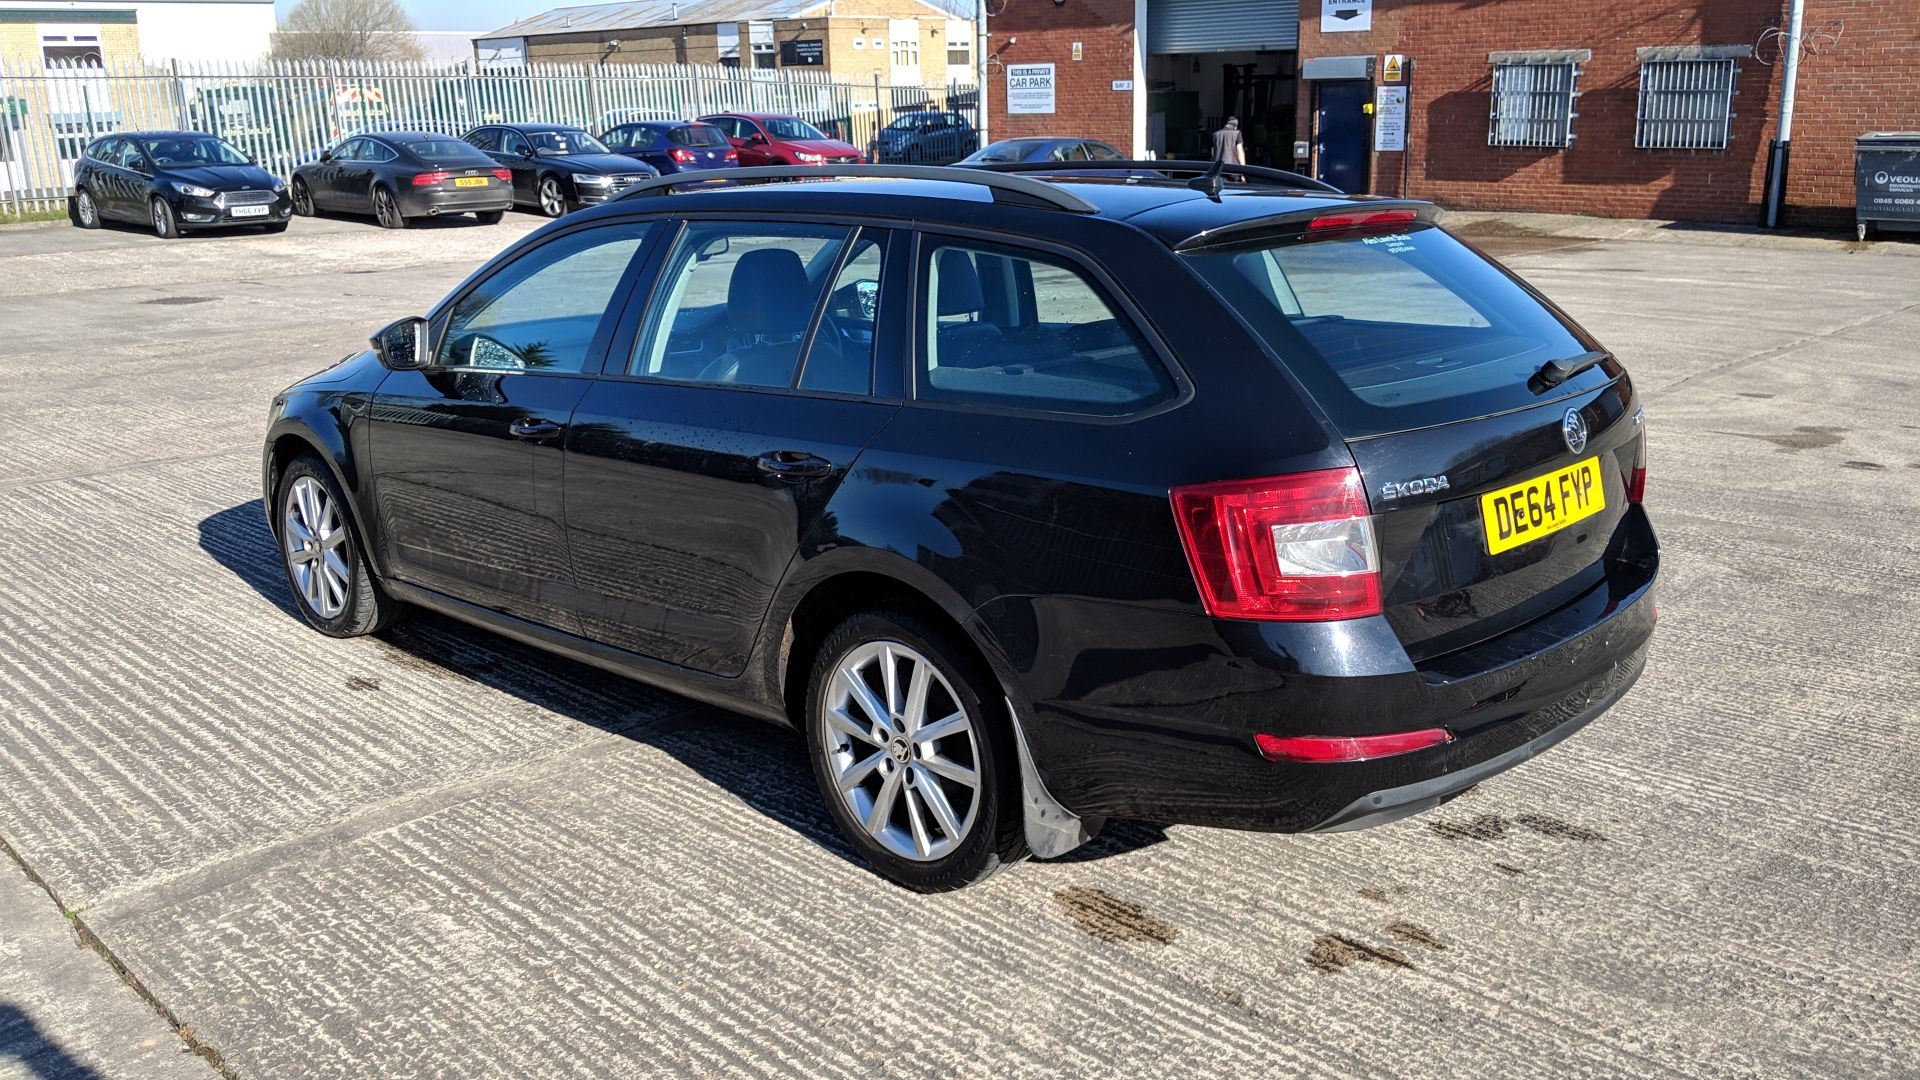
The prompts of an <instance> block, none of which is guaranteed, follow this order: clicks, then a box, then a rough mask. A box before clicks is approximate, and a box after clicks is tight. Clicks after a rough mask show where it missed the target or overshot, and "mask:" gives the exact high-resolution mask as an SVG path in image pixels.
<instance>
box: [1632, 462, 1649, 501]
mask: <svg viewBox="0 0 1920 1080" xmlns="http://www.w3.org/2000/svg"><path fill="white" fill-rule="evenodd" d="M1646 496H1647V467H1646V466H1645V465H1635V466H1634V467H1633V471H1632V472H1630V473H1628V474H1627V501H1628V502H1630V503H1637V502H1642V501H1644V500H1645V499H1646Z"/></svg>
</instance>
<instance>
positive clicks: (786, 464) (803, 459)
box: [754, 450, 833, 483]
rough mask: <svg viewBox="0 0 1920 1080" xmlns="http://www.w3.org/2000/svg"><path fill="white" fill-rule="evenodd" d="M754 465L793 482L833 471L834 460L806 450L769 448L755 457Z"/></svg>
mask: <svg viewBox="0 0 1920 1080" xmlns="http://www.w3.org/2000/svg"><path fill="white" fill-rule="evenodd" d="M754 465H755V466H757V467H758V468H759V470H760V471H761V472H762V473H764V474H766V475H768V476H772V477H776V478H778V479H781V480H786V481H789V482H791V483H799V482H800V481H802V480H817V479H819V478H820V477H822V476H827V475H829V474H831V473H832V472H833V462H831V461H828V460H827V459H826V458H823V457H819V456H818V455H815V454H809V453H807V452H806V451H804V450H769V451H767V452H766V453H764V454H761V455H760V456H759V457H757V458H755V459H754Z"/></svg>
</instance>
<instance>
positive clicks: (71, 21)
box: [0, 0, 274, 66]
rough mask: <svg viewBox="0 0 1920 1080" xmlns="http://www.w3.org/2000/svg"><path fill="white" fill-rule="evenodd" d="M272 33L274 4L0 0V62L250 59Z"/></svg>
mask: <svg viewBox="0 0 1920 1080" xmlns="http://www.w3.org/2000/svg"><path fill="white" fill-rule="evenodd" d="M273 29H274V14H273V0H85V2H76V0H0V59H5V60H9V61H16V62H17V61H23V60H25V61H33V60H64V61H68V62H77V63H82V64H86V63H89V62H99V63H102V64H105V65H109V66H112V65H117V64H119V63H122V62H129V61H133V60H137V59H147V60H243V61H244V60H254V59H258V58H259V57H261V56H264V55H266V52H267V49H268V46H269V43H270V39H271V38H272V35H273Z"/></svg>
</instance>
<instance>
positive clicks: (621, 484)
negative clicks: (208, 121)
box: [263, 162, 1658, 891]
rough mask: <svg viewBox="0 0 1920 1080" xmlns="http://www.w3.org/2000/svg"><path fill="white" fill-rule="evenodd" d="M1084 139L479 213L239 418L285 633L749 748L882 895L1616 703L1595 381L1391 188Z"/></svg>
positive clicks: (1489, 767) (1465, 755)
mask: <svg viewBox="0 0 1920 1080" xmlns="http://www.w3.org/2000/svg"><path fill="white" fill-rule="evenodd" d="M1073 164H1074V168H1075V170H1076V172H1080V171H1082V170H1097V169H1099V168H1102V167H1104V163H1098V162H1075V163H1073ZM1111 165H1112V167H1113V168H1114V169H1115V170H1116V175H1115V176H1113V177H1111V178H1109V177H1105V176H1101V175H1097V174H1095V175H1086V174H1085V173H1084V172H1082V173H1081V174H1080V175H1075V176H1072V177H1066V178H1062V177H1059V176H1052V177H1049V176H1048V174H1047V173H1046V172H1045V170H1046V169H1048V168H1057V166H1048V165H1045V164H1042V165H1039V166H1028V165H1012V166H1002V167H997V168H989V169H976V168H969V169H944V168H927V167H913V166H847V167H828V168H827V169H825V170H824V171H823V170H822V169H821V168H818V167H812V168H791V167H777V168H767V169H746V170H739V171H737V172H735V173H732V174H730V176H731V177H733V178H736V179H735V182H731V183H724V184H714V183H711V182H704V181H706V180H707V177H705V176H699V175H696V176H694V177H692V178H679V177H667V178H662V179H659V180H654V181H649V182H646V183H643V184H641V185H638V186H637V187H635V188H633V189H631V190H629V191H628V192H627V193H626V194H625V195H624V196H622V197H619V198H617V199H614V200H612V201H610V202H608V203H606V204H604V205H601V206H596V207H590V208H588V209H586V210H584V211H582V212H580V213H577V214H574V215H571V216H569V217H567V218H564V219H561V220H559V221H556V222H554V223H552V224H550V225H548V226H546V227H545V228H543V229H541V230H540V231H538V232H536V233H534V234H532V235H530V236H528V237H526V238H525V239H523V240H521V241H520V242H518V243H516V244H514V245H513V246H512V247H510V248H508V249H507V250H506V251H504V252H502V253H501V254H500V255H499V256H497V257H496V258H494V259H493V260H492V261H491V262H489V263H488V264H487V265H485V266H483V267H482V268H480V270H478V271H477V272H476V273H474V275H473V276H472V277H471V278H469V279H468V280H467V281H466V282H465V283H463V284H462V285H460V286H459V287H458V288H457V289H455V290H454V291H453V292H452V293H451V294H450V295H448V296H447V297H446V299H445V300H443V301H442V302H441V303H440V304H439V305H438V306H437V307H435V308H434V309H433V310H432V311H430V312H428V313H426V315H425V316H423V317H413V318H406V319H402V320H400V321H398V322H395V323H393V324H392V325H390V326H388V327H386V328H385V329H383V330H381V331H380V332H379V333H378V334H377V335H375V337H374V339H373V345H374V347H373V348H372V349H371V350H369V351H367V352H363V353H361V354H359V355H357V356H354V357H352V358H350V359H348V360H346V361H344V362H342V363H341V364H340V365H338V366H337V367H334V368H332V369H331V370H328V371H325V372H322V373H320V374H318V375H315V376H313V377H311V378H309V379H307V380H305V381H304V382H301V383H298V384H296V385H294V386H292V387H290V388H288V389H287V390H286V391H284V392H283V393H281V394H280V395H279V396H277V397H276V398H275V399H274V401H273V407H272V418H271V425H270V428H269V431H268V434H267V439H266V447H265V457H264V462H263V465H264V476H263V480H264V483H265V491H266V505H267V507H268V514H269V519H270V522H271V525H272V529H273V533H274V536H275V537H276V539H277V542H278V547H279V551H280V554H281V556H282V558H283V560H284V563H285V568H286V574H287V579H288V582H289V585H290V586H291V588H292V592H293V595H294V598H295V600H296V602H297V604H298V606H299V609H300V611H301V613H302V614H303V615H304V616H305V618H306V619H307V621H308V622H310V623H311V624H312V625H313V626H314V627H316V628H317V629H319V630H320V631H322V632H324V633H327V634H332V635H337V636H347V635H355V634H366V633H370V632H373V631H376V630H378V629H380V628H381V627H382V626H383V625H385V624H386V623H387V622H388V621H389V620H391V619H393V618H395V617H396V616H397V615H398V614H399V613H401V612H402V610H403V609H404V608H406V607H407V606H409V605H415V606H418V607H422V608H428V609H432V610H435V611H438V612H443V613H446V614H448V615H452V616H454V617H456V618H459V619H463V620H466V621H469V622H471V623H474V624H477V625H479V626H481V627H485V628H488V629H490V630H493V631H496V632H499V633H501V634H505V635H507V636H509V637H513V638H517V639H520V640H522V641H526V642H531V643H534V644H536V645H539V646H542V647H544V648H547V649H550V650H552V651H554V652H556V653H560V654H564V655H567V656H570V657H573V658H575V659H578V660H582V661H585V662H587V663H589V664H594V665H598V666H599V667H601V668H603V669H606V670H608V671H612V672H617V673H619V674H622V675H627V676H631V677H633V678H636V679H639V680H642V681H644V682H648V683H651V684H654V685H657V686H660V687H665V688H668V689H670V690H673V691H676V692H678V693H681V694H684V695H686V696H688V697H691V698H695V699H698V700H702V701H706V702H711V703H715V704H718V705H721V706H725V707H727V708H730V709H736V710H739V711H741V712H745V713H750V714H753V715H756V716H759V717H763V718H766V719H768V720H772V721H776V722H779V723H784V724H789V725H792V726H793V727H795V728H798V729H800V731H801V732H802V733H803V736H804V739H805V743H806V746H807V749H808V751H809V754H810V756H811V760H812V767H813V771H814V773H815V774H816V779H817V781H818V783H819V786H820V790H821V793H822V795H823V796H824V798H825V801H826V805H827V807H828V809H829V811H830V813H831V815H832V816H833V818H834V820H835V821H836V822H837V823H838V825H839V827H840V828H841V829H842V830H843V831H844V832H845V834H846V836H847V838H848V840H849V842H850V843H851V844H852V845H853V846H854V847H855V848H856V849H857V850H858V851H859V852H860V853H861V854H862V855H864V856H865V857H866V858H867V859H869V860H870V861H871V862H872V863H873V864H874V865H875V866H876V867H878V868H879V870H880V871H881V872H882V873H883V874H885V875H886V876H888V877H889V878H891V879H893V880H894V881H897V882H899V883H901V884H903V885H906V886H909V887H911V888H915V889H920V890H927V891H932V890H940V889H950V888H955V887H959V886H963V885H966V884H968V883H970V882H974V881H977V880H979V879H981V878H982V877H984V876H985V875H987V874H989V873H991V872H992V871H993V870H995V869H996V868H998V867H1000V866H1003V865H1006V864H1008V863H1011V862H1014V861H1016V860H1018V859H1020V858H1022V857H1023V856H1025V855H1026V854H1028V853H1029V852H1032V853H1035V854H1038V855H1041V856H1053V855H1059V854H1061V853H1064V852H1065V851H1068V850H1070V849H1071V848H1073V847H1074V846H1075V845H1077V844H1079V843H1082V842H1084V841H1085V840H1086V839H1087V838H1089V837H1090V836H1092V835H1093V834H1094V833H1095V832H1097V831H1098V830H1099V828H1100V827H1101V825H1102V823H1103V822H1104V821H1105V820H1106V819H1108V818H1112V817H1128V818H1145V819H1152V820H1156V821H1161V822H1183V823H1193V824H1201V825H1212V826H1224V827H1230V828H1240V829H1259V830H1272V831H1286V832H1299V831H1327V830H1340V829H1354V828H1360V827H1364V826H1369V825H1375V824H1379V823H1382V822H1387V821H1392V820H1394V819H1396V818H1399V817H1403V816H1405V815H1408V814H1413V813H1417V812H1419V811H1422V810H1426V809H1429V808H1431V807H1434V806H1437V805H1439V804H1440V803H1442V802H1443V801H1445V800H1447V799H1448V798H1450V797H1452V796H1454V795H1457V794H1459V793H1460V792H1461V791H1463V790H1465V789H1466V788H1468V787H1470V786H1472V785H1473V784H1475V783H1477V782H1479V781H1481V780H1483V779H1485V778H1486V777H1488V776H1491V775H1493V774H1495V773H1497V772H1499V771H1501V770H1503V769H1506V768H1508V767H1510V766H1513V765H1515V764H1518V763H1520V762H1522V761H1525V760H1526V759H1527V758H1529V757H1531V756H1533V755H1534V754H1537V753H1539V752H1540V751H1542V750H1544V749H1546V748H1547V747H1549V746H1552V745H1553V744H1555V743H1557V742H1559V741H1560V740H1562V739H1564V738H1566V737H1567V736H1568V735H1570V734H1572V733H1573V732H1574V731H1576V730H1577V729H1579V728H1580V727H1581V726H1582V725H1584V724H1586V723H1587V722H1589V721H1591V720H1592V719H1594V718H1595V717H1596V716H1598V715H1599V714H1600V713H1601V712H1603V711H1604V710H1606V709H1607V708H1608V707H1609V706H1611V705H1612V704H1613V703H1614V702H1615V701H1617V700H1619V698H1620V697H1621V695H1622V694H1624V693H1625V692H1626V691H1627V689H1628V688H1629V687H1630V686H1631V685H1632V684H1633V682H1634V680H1635V679H1636V678H1637V677H1638V676H1639V674H1640V672H1641V669H1642V665H1643V663H1644V660H1645V657H1646V653H1647V649H1648V643H1649V639H1650V637H1651V635H1652V632H1653V627H1654V617H1655V615H1654V602H1653V587H1654V579H1655V576H1656V572H1657V567H1658V552H1657V548H1656V545H1655V541H1654V534H1653V530H1652V528H1651V527H1650V525H1649V523H1648V519H1647V515H1646V513H1645V511H1644V510H1643V509H1642V506H1641V496H1642V493H1643V489H1644V486H1645V482H1646V442H1645V432H1644V424H1643V421H1644V414H1643V412H1642V410H1641V405H1640V400H1639V398H1638V396H1637V394H1636V393H1635V390H1634V387H1633V384H1632V382H1631V381H1630V379H1629V378H1628V375H1627V372H1626V371H1625V370H1624V369H1623V368H1622V366H1621V364H1620V363H1619V362H1618V361H1617V360H1616V359H1615V358H1614V357H1613V356H1611V355H1610V354H1608V353H1607V352H1606V351H1605V350H1603V349H1602V348H1601V346H1600V345H1599V343H1597V342H1596V341H1594V340H1593V339H1592V338H1591V337H1590V336H1588V334H1587V333H1586V332H1585V331H1583V330H1582V329H1581V328H1580V327H1578V326H1576V325H1575V324H1574V323H1573V322H1572V321H1571V320H1570V319H1568V318H1567V317H1566V315H1564V314H1563V313H1562V312H1560V311H1559V310H1558V309H1557V308H1555V307H1554V306H1553V305H1552V304H1551V303H1550V302H1548V301H1547V300H1545V299H1544V298H1542V297H1541V296H1540V295H1539V294H1537V293H1536V292H1534V291H1533V290H1532V289H1531V288H1529V287H1528V286H1527V285H1526V284H1525V283H1523V282H1521V281H1520V280H1518V279H1517V278H1515V277H1514V276H1513V275H1512V274H1510V273H1508V272H1507V271H1505V270H1504V269H1502V268H1501V267H1500V266H1499V265H1497V264H1495V263H1493V262H1491V261H1489V260H1488V259H1486V258H1484V257H1482V256H1481V255H1479V254H1477V253H1476V252H1475V251H1473V250H1472V249H1471V248H1469V247H1467V246H1466V245H1465V244H1463V243H1462V242H1460V241H1459V240H1457V239H1455V238H1454V237H1453V236H1451V235H1449V234H1448V233H1447V232H1446V231H1445V230H1444V229H1442V228H1440V227H1439V226H1438V225H1437V224H1436V221H1437V216H1438V212H1437V211H1436V210H1435V209H1434V207H1432V206H1430V205H1427V204H1424V203H1419V202H1410V201H1402V200H1391V199H1377V198H1366V197H1349V196H1344V195H1339V194H1337V193H1332V192H1329V191H1324V190H1318V189H1316V188H1315V186H1314V184H1313V182H1312V181H1309V180H1304V179H1303V178H1300V177H1295V176H1292V175H1291V174H1284V173H1271V172H1268V171H1266V170H1261V169H1255V168H1247V169H1244V170H1241V169H1237V168H1236V169H1234V170H1232V173H1233V179H1232V181H1231V182H1228V179H1229V178H1228V177H1224V176H1222V175H1220V171H1219V168H1218V167H1213V169H1212V171H1211V172H1209V173H1208V174H1207V175H1202V176H1198V177H1194V178H1192V179H1188V178H1187V177H1188V176H1190V175H1191V174H1192V173H1195V172H1200V171H1203V170H1207V169H1208V166H1206V165H1197V166H1187V165H1184V164H1180V163H1169V162H1153V163H1139V162H1114V163H1111ZM1149 167H1150V168H1151V169H1153V170H1155V171H1156V172H1159V173H1162V174H1164V176H1163V177H1162V178H1158V179H1153V178H1149V179H1141V178H1139V177H1131V178H1128V177H1126V176H1125V173H1127V172H1139V171H1140V170H1142V169H1144V168H1149ZM798 177H805V178H807V179H809V180H812V181H814V182H810V183H785V182H779V181H785V180H791V179H795V178H798ZM689 189H697V190H689Z"/></svg>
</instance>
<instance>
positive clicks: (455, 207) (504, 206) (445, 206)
mask: <svg viewBox="0 0 1920 1080" xmlns="http://www.w3.org/2000/svg"><path fill="white" fill-rule="evenodd" d="M398 202H399V204H400V213H401V215H402V216H403V217H432V216H434V215H437V214H467V213H472V212H474V211H487V210H511V209H513V187H512V186H511V185H509V184H496V185H492V186H489V187H483V188H466V189H461V188H451V189H449V188H413V189H411V190H408V191H403V192H401V193H400V196H399V199H398Z"/></svg>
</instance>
